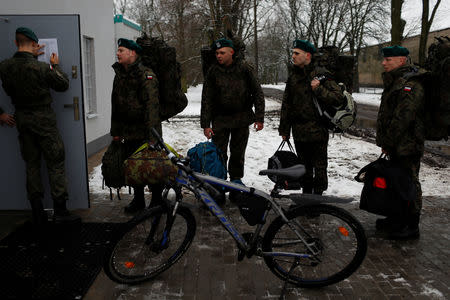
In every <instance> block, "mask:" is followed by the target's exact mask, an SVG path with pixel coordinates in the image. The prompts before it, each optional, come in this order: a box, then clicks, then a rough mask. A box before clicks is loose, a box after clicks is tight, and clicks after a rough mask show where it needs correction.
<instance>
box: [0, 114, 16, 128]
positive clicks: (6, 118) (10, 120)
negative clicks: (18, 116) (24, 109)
mask: <svg viewBox="0 0 450 300" xmlns="http://www.w3.org/2000/svg"><path fill="white" fill-rule="evenodd" d="M0 124H1V125H3V124H6V125H8V126H9V127H14V126H15V125H16V120H15V119H14V116H12V115H10V114H7V113H2V114H1V115H0Z"/></svg>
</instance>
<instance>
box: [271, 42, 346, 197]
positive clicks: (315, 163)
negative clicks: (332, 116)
mask: <svg viewBox="0 0 450 300" xmlns="http://www.w3.org/2000/svg"><path fill="white" fill-rule="evenodd" d="M293 48H294V49H293V50H292V60H293V67H292V69H291V70H290V75H289V77H288V80H287V83H286V89H285V91H284V95H283V102H282V105H281V115H280V126H279V129H278V131H279V134H280V135H281V136H282V138H283V140H288V139H289V137H290V134H291V130H292V135H293V138H294V143H295V148H296V150H297V155H298V157H299V163H301V164H304V165H305V168H306V174H305V175H304V176H303V178H302V185H303V192H304V193H309V194H310V193H314V194H319V195H321V194H322V193H323V191H325V190H326V189H327V187H328V178H327V165H328V163H327V146H328V129H327V126H326V125H325V124H323V123H322V122H321V119H320V116H319V113H318V110H317V108H316V106H315V105H314V101H313V97H316V99H317V101H318V102H319V103H320V104H325V105H333V106H339V105H342V104H343V103H344V97H343V94H342V91H341V89H340V87H339V86H338V85H337V84H336V82H335V81H333V80H332V79H331V78H332V77H331V75H330V74H329V72H328V71H327V70H325V69H320V70H319V69H316V70H314V67H313V64H312V63H311V61H312V55H313V53H314V52H315V51H316V50H315V48H314V46H313V45H312V44H311V43H309V42H308V41H305V40H295V41H294V42H293ZM321 75H326V78H325V79H324V80H322V81H319V80H318V79H316V78H315V77H316V76H321Z"/></svg>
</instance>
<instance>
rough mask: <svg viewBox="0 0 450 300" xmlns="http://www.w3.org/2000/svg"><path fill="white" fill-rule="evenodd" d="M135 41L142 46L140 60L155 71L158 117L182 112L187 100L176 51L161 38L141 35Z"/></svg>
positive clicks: (162, 117)
mask: <svg viewBox="0 0 450 300" xmlns="http://www.w3.org/2000/svg"><path fill="white" fill-rule="evenodd" d="M136 42H137V43H138V44H139V45H140V46H141V47H142V53H141V60H142V64H143V65H144V66H147V67H149V68H151V69H152V70H153V72H155V74H156V77H157V78H158V83H159V103H160V113H159V115H160V118H161V120H162V121H164V120H168V119H169V118H171V117H173V116H175V115H177V114H179V113H180V112H182V111H183V110H184V109H185V108H186V106H187V104H188V100H187V98H186V95H185V94H184V92H183V91H182V89H181V67H180V63H179V62H177V60H176V51H175V48H174V47H170V46H169V45H167V43H166V42H164V41H163V40H162V39H159V38H153V37H151V38H150V37H147V35H145V34H144V35H143V36H142V37H140V38H138V39H137V40H136Z"/></svg>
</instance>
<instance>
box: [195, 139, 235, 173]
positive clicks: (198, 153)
mask: <svg viewBox="0 0 450 300" xmlns="http://www.w3.org/2000/svg"><path fill="white" fill-rule="evenodd" d="M187 156H188V157H189V164H190V167H191V168H192V170H194V171H195V172H199V173H203V174H206V175H211V176H214V177H217V178H220V179H226V178H227V169H226V167H225V162H224V160H223V157H222V152H221V151H220V150H219V149H218V148H217V146H216V144H214V143H213V142H209V141H208V142H203V143H199V144H197V145H195V146H194V147H192V148H191V149H189V150H188V153H187Z"/></svg>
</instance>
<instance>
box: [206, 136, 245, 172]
mask: <svg viewBox="0 0 450 300" xmlns="http://www.w3.org/2000/svg"><path fill="white" fill-rule="evenodd" d="M213 131H214V136H213V138H212V140H213V142H214V143H215V144H216V146H217V147H218V148H219V149H220V151H222V154H223V160H224V162H225V163H227V162H228V174H230V180H234V179H241V178H242V177H244V163H245V150H246V148H247V142H248V136H249V133H250V130H249V128H248V127H241V128H220V129H214V128H213ZM228 144H230V159H229V160H228V151H227V150H228Z"/></svg>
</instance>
